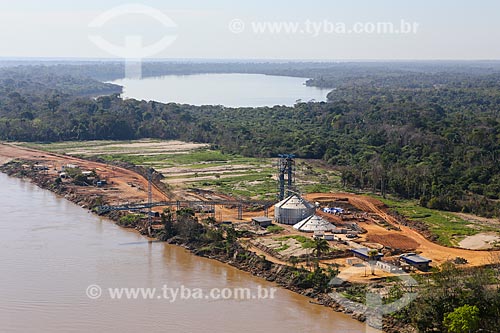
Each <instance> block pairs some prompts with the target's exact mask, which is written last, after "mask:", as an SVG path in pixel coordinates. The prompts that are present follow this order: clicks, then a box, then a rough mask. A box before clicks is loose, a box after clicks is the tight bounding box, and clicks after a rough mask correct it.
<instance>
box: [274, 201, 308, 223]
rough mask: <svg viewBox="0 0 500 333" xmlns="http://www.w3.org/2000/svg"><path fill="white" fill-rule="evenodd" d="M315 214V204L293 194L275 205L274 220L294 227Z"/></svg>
mask: <svg viewBox="0 0 500 333" xmlns="http://www.w3.org/2000/svg"><path fill="white" fill-rule="evenodd" d="M315 212H316V207H315V206H314V205H313V204H311V203H310V202H308V201H306V200H304V199H303V198H301V197H300V196H298V195H296V194H293V195H291V196H289V197H287V198H285V199H284V200H282V201H280V202H278V203H277V204H276V205H274V220H275V221H276V222H278V223H281V224H289V225H293V224H296V223H297V222H299V221H302V220H303V219H305V218H306V217H309V216H311V215H314V213H315Z"/></svg>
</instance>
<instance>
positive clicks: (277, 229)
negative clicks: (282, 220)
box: [266, 225, 285, 234]
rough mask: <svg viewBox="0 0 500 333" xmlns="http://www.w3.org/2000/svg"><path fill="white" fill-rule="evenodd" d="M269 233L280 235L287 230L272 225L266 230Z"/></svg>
mask: <svg viewBox="0 0 500 333" xmlns="http://www.w3.org/2000/svg"><path fill="white" fill-rule="evenodd" d="M266 230H267V231H269V232H272V233H276V234H277V233H280V232H282V231H283V230H285V228H283V227H281V226H279V225H270V226H268V227H267V228H266Z"/></svg>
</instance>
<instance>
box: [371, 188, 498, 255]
mask: <svg viewBox="0 0 500 333" xmlns="http://www.w3.org/2000/svg"><path fill="white" fill-rule="evenodd" d="M373 197H376V198H377V199H378V200H380V201H382V202H383V203H385V204H386V205H387V206H388V207H390V208H391V209H393V210H395V211H397V212H398V213H399V214H401V215H403V216H405V217H406V218H408V219H410V220H418V221H422V222H424V223H425V224H427V225H428V226H429V230H430V231H431V232H432V233H433V234H434V235H436V236H437V237H438V240H437V241H438V243H440V244H442V245H446V246H457V245H458V241H459V240H461V239H463V238H465V237H467V236H472V235H475V234H477V233H480V232H484V231H491V230H493V228H488V227H486V226H482V225H479V224H477V225H475V226H474V228H472V227H471V226H470V224H471V222H470V221H466V220H464V219H461V218H459V217H458V216H456V215H454V214H453V213H449V212H444V211H439V210H434V209H429V208H425V207H421V206H419V205H418V203H417V202H416V201H411V200H396V199H384V198H382V197H379V196H373Z"/></svg>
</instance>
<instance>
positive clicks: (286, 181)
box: [278, 154, 295, 201]
mask: <svg viewBox="0 0 500 333" xmlns="http://www.w3.org/2000/svg"><path fill="white" fill-rule="evenodd" d="M278 157H279V159H278V192H279V194H278V198H279V200H280V201H281V200H283V199H285V187H286V191H287V196H288V195H291V194H292V193H294V192H295V189H294V184H295V155H294V154H280V155H278Z"/></svg>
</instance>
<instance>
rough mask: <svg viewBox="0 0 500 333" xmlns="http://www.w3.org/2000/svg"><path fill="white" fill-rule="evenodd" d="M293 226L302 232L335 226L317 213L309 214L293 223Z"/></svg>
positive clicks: (330, 228) (325, 229)
mask: <svg viewBox="0 0 500 333" xmlns="http://www.w3.org/2000/svg"><path fill="white" fill-rule="evenodd" d="M293 228H294V229H297V230H299V231H302V232H325V231H333V230H334V229H335V228H336V227H335V226H334V225H333V224H331V223H330V222H328V221H327V220H325V219H323V218H322V217H320V216H318V215H311V216H308V217H306V218H305V219H303V220H301V221H299V222H297V223H296V224H294V225H293Z"/></svg>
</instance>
